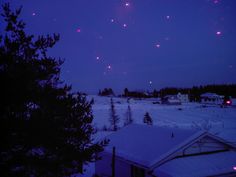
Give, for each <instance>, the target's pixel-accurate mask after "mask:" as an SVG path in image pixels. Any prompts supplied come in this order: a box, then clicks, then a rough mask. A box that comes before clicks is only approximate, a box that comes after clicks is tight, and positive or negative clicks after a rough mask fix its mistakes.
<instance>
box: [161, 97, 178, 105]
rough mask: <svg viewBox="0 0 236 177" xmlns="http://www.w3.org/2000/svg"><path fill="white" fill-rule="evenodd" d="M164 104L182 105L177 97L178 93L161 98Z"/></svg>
mask: <svg viewBox="0 0 236 177" xmlns="http://www.w3.org/2000/svg"><path fill="white" fill-rule="evenodd" d="M161 103H162V104H167V105H180V104H181V101H180V100H179V98H178V97H177V95H166V96H165V97H163V98H162V99H161Z"/></svg>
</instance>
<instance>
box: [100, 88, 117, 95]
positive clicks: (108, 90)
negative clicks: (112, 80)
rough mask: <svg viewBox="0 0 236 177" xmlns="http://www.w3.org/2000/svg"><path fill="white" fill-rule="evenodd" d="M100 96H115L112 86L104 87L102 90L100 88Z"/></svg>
mask: <svg viewBox="0 0 236 177" xmlns="http://www.w3.org/2000/svg"><path fill="white" fill-rule="evenodd" d="M98 95H99V96H113V95H115V94H114V92H113V90H112V88H104V89H103V90H102V91H101V90H99V92H98Z"/></svg>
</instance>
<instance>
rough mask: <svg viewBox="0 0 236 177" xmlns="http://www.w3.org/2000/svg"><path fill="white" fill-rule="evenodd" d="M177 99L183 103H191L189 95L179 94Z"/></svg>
mask: <svg viewBox="0 0 236 177" xmlns="http://www.w3.org/2000/svg"><path fill="white" fill-rule="evenodd" d="M177 98H178V99H179V100H180V102H181V103H187V102H189V97H188V94H181V93H178V94H177Z"/></svg>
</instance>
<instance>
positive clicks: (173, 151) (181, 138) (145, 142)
mask: <svg viewBox="0 0 236 177" xmlns="http://www.w3.org/2000/svg"><path fill="white" fill-rule="evenodd" d="M107 138H108V139H109V140H110V143H109V145H108V146H107V147H106V148H105V150H104V151H103V152H101V153H100V157H101V160H99V161H97V162H96V163H95V172H96V175H97V176H99V177H108V176H112V173H113V174H114V176H115V177H189V176H194V177H198V176H218V177H220V176H221V177H223V176H236V171H235V168H236V167H235V166H236V148H235V146H234V145H232V144H229V143H228V142H226V141H224V140H223V139H221V138H219V137H217V136H214V135H212V134H210V133H208V132H205V131H199V130H192V129H180V128H166V127H157V126H148V125H136V124H133V125H129V126H126V127H124V128H122V129H121V130H119V131H117V132H115V133H112V134H110V135H108V136H107ZM112 167H114V168H112Z"/></svg>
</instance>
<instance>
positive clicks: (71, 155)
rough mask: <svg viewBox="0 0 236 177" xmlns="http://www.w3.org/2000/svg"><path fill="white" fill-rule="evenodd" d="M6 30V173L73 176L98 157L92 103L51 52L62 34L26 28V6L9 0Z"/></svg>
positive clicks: (2, 92)
mask: <svg viewBox="0 0 236 177" xmlns="http://www.w3.org/2000/svg"><path fill="white" fill-rule="evenodd" d="M2 8H3V14H2V16H3V18H4V20H5V22H6V28H5V33H4V34H1V35H0V83H1V87H0V129H1V134H0V141H1V146H0V174H1V176H48V177H50V176H69V175H70V174H72V173H82V172H83V170H82V169H83V164H85V163H87V162H92V161H95V160H96V159H97V153H98V152H100V151H102V150H103V146H104V145H106V144H107V141H103V142H98V143H94V142H92V139H91V135H92V134H94V133H95V129H94V128H93V126H92V125H91V123H92V121H93V115H92V111H91V103H90V102H88V101H87V100H86V97H85V96H84V95H82V94H80V93H77V94H73V93H71V87H70V86H67V85H64V84H63V83H62V82H61V81H60V78H59V74H60V67H61V65H62V63H63V61H62V60H60V59H55V58H52V57H50V56H48V55H47V50H48V48H51V47H53V46H54V45H55V44H56V42H57V41H58V40H59V35H55V34H54V35H53V36H49V35H47V36H46V37H44V36H39V37H38V38H37V39H35V38H34V36H33V35H27V34H26V33H25V23H24V22H23V21H21V20H19V19H18V18H19V15H20V13H21V8H20V9H17V10H16V11H15V12H12V11H11V9H10V6H9V4H4V5H3V6H2Z"/></svg>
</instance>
